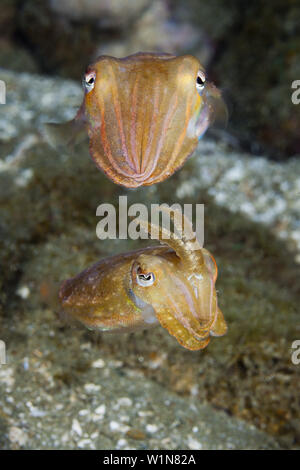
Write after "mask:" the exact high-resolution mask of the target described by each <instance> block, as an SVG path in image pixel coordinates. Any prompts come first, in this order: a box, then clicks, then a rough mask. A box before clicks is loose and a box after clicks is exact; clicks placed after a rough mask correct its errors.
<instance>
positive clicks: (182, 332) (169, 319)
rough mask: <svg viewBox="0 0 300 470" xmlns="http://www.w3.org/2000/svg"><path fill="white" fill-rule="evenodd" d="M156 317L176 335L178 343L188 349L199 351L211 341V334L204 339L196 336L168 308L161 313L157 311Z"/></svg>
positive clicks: (171, 333)
mask: <svg viewBox="0 0 300 470" xmlns="http://www.w3.org/2000/svg"><path fill="white" fill-rule="evenodd" d="M156 317H157V319H158V321H159V322H160V324H161V326H162V327H163V328H165V329H166V330H167V331H168V332H169V333H170V335H172V336H174V337H175V338H176V339H177V341H178V343H179V344H181V345H182V346H183V347H184V348H186V349H190V350H191V351H198V350H199V349H203V348H205V347H206V346H207V345H208V343H209V341H210V338H209V336H207V337H205V338H203V339H197V338H195V337H194V336H193V334H192V333H191V332H190V331H188V330H187V329H186V328H185V327H184V326H183V325H182V323H181V322H179V321H178V320H177V319H176V318H175V317H174V315H172V313H171V312H170V311H168V310H166V311H163V312H159V313H157V312H156Z"/></svg>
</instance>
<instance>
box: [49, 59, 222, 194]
mask: <svg viewBox="0 0 300 470" xmlns="http://www.w3.org/2000/svg"><path fill="white" fill-rule="evenodd" d="M83 87H84V91H85V94H84V99H83V103H82V105H81V107H80V109H79V111H78V113H77V115H76V116H75V118H74V119H73V120H72V121H69V122H68V123H65V125H62V126H61V127H58V126H59V125H55V124H54V125H51V124H50V125H48V126H47V132H46V133H47V136H48V139H49V140H50V142H51V143H54V145H56V146H57V145H59V144H60V143H61V142H64V143H67V144H72V143H76V142H78V141H79V140H81V138H82V136H83V135H86V133H87V134H88V137H89V150H90V154H91V156H92V158H93V160H94V162H95V163H96V165H97V166H98V168H99V169H100V170H102V171H103V172H104V173H105V174H106V175H107V176H108V177H109V178H110V179H111V180H112V181H113V182H114V183H117V184H119V185H122V186H126V187H127V188H136V187H138V186H147V185H151V184H154V183H159V182H161V181H164V180H165V179H166V178H168V177H169V176H171V175H172V174H173V173H174V172H175V171H176V170H178V169H179V168H180V167H181V166H182V165H183V164H184V162H185V161H186V159H187V158H188V157H189V156H190V155H191V154H192V153H193V152H194V150H195V148H196V146H197V143H198V140H199V139H200V138H201V136H202V135H203V134H204V133H205V131H206V130H207V128H208V127H209V126H210V125H211V124H213V123H214V122H216V121H218V122H226V119H227V111H226V106H225V104H224V102H223V100H222V98H221V94H220V92H219V91H218V89H217V88H216V87H215V86H214V85H213V84H212V83H210V82H208V80H207V79H206V73H205V71H204V68H203V66H202V65H201V63H200V62H199V60H198V59H196V58H195V57H193V56H191V55H183V56H180V57H176V56H174V55H171V54H155V53H137V54H134V55H131V56H128V57H125V58H122V59H117V58H115V57H110V56H100V57H99V58H98V59H97V60H96V61H95V62H94V63H93V64H91V65H89V66H88V68H87V71H86V73H85V75H84V78H83Z"/></svg>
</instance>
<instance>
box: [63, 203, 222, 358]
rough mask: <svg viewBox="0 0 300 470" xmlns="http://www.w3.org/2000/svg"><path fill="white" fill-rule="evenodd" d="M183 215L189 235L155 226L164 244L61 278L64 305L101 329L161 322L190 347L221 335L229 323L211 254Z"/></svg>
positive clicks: (127, 328) (142, 223)
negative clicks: (219, 298) (222, 303)
mask: <svg viewBox="0 0 300 470" xmlns="http://www.w3.org/2000/svg"><path fill="white" fill-rule="evenodd" d="M164 210H165V211H167V212H168V211H169V214H170V217H171V219H172V218H173V222H174V227H175V228H176V223H177V222H176V213H175V217H174V212H172V211H171V210H169V209H167V208H165V209H164ZM175 212H176V211H175ZM177 216H178V214H177ZM180 216H181V215H180ZM181 217H182V216H181ZM177 220H178V219H177ZM183 221H184V226H185V227H189V230H190V233H191V236H190V237H188V238H187V237H186V236H185V235H184V234H183V236H182V238H179V237H176V236H175V235H174V233H171V232H168V233H167V231H166V229H164V228H161V227H159V228H158V227H156V226H155V228H156V233H157V234H158V239H159V240H160V241H163V242H164V243H166V245H160V246H156V247H148V248H145V249H140V250H137V251H133V252H130V253H125V254H120V255H117V256H113V257H110V258H106V259H103V260H100V261H99V262H98V263H96V264H94V265H93V266H91V267H89V268H87V269H86V270H85V271H83V272H81V273H80V274H78V275H77V276H75V277H74V278H71V279H68V280H66V281H64V282H63V284H62V285H61V288H60V292H59V299H60V304H61V306H62V309H63V311H64V312H65V313H66V314H67V315H69V316H71V317H73V318H75V319H77V320H79V321H80V322H81V323H83V324H84V325H85V326H87V327H88V328H91V329H97V330H100V331H111V332H128V331H131V330H133V329H137V328H146V327H149V326H154V325H155V324H157V323H160V324H161V326H163V327H164V328H166V329H167V330H168V332H169V333H170V334H171V335H173V336H174V337H175V338H176V339H177V341H178V342H179V343H180V344H181V345H182V346H184V347H185V348H187V349H190V350H199V349H203V348H205V347H206V346H207V344H208V343H209V341H210V336H211V335H212V336H222V335H224V334H225V333H226V331H227V326H226V323H225V320H224V317H223V314H222V312H221V310H220V309H219V307H218V302H217V293H216V289H215V282H216V278H217V267H216V263H215V260H214V258H213V256H212V255H211V254H210V253H209V252H208V251H207V250H206V249H204V248H201V247H200V245H199V243H198V241H197V239H196V235H195V234H194V232H193V231H192V226H191V224H190V223H189V221H188V220H187V219H186V218H185V217H184V216H183ZM137 223H139V224H140V227H141V228H143V229H144V230H146V231H148V232H149V233H150V232H151V231H152V228H153V227H154V226H153V225H152V224H151V223H148V222H146V221H142V220H139V221H138V222H137ZM157 229H158V230H157ZM152 233H153V232H152Z"/></svg>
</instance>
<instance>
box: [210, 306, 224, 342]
mask: <svg viewBox="0 0 300 470" xmlns="http://www.w3.org/2000/svg"><path fill="white" fill-rule="evenodd" d="M227 329H228V328H227V325H226V322H225V320H224V316H223V313H222V312H221V310H220V309H219V308H218V312H217V315H216V318H215V321H214V323H213V324H212V326H211V329H210V334H211V336H223V335H225V334H226V333H227Z"/></svg>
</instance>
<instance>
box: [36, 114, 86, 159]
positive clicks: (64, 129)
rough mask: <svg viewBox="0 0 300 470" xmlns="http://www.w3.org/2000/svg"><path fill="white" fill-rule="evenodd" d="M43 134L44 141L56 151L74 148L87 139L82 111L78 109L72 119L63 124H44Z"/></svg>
mask: <svg viewBox="0 0 300 470" xmlns="http://www.w3.org/2000/svg"><path fill="white" fill-rule="evenodd" d="M43 134H44V137H45V138H46V141H47V142H48V143H49V144H50V145H51V147H54V148H55V149H57V150H61V149H64V148H67V149H69V150H73V149H74V147H75V146H76V145H78V144H80V143H81V142H83V141H84V140H87V139H88V134H87V129H86V120H85V116H84V110H83V109H82V108H80V110H79V111H78V113H77V114H76V116H75V118H74V119H71V120H70V121H67V122H64V123H52V122H50V123H45V124H44V125H43Z"/></svg>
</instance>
